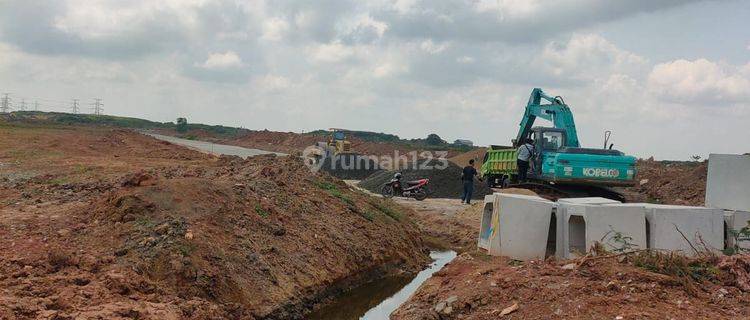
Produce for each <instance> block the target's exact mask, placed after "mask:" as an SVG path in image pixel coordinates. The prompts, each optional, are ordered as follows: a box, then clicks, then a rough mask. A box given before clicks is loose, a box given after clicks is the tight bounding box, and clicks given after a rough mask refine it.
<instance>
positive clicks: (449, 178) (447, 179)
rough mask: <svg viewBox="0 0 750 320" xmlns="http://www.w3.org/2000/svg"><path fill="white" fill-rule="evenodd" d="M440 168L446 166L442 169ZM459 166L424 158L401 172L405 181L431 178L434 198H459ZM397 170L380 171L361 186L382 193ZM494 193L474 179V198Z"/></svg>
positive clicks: (360, 184) (460, 186)
mask: <svg viewBox="0 0 750 320" xmlns="http://www.w3.org/2000/svg"><path fill="white" fill-rule="evenodd" d="M439 168H444V169H442V170H440V169H439ZM462 170H463V167H459V166H457V165H456V164H454V163H451V162H449V163H448V164H447V166H446V164H445V163H442V162H440V161H437V160H422V161H420V162H419V163H418V165H417V166H414V165H410V166H409V168H408V169H401V170H400V171H399V172H401V174H402V175H403V180H404V181H410V180H417V179H425V178H426V179H430V183H429V184H428V185H427V187H428V189H429V190H430V197H433V198H459V197H461V193H462V192H463V190H462V183H461V171H462ZM396 172H397V171H386V170H383V171H380V172H377V173H375V174H373V175H371V176H369V177H368V178H366V179H364V180H362V181H360V183H359V186H360V187H362V188H365V189H367V190H369V191H371V192H375V193H378V194H380V189H381V188H382V187H383V184H385V183H387V182H388V181H390V180H391V178H393V175H394V174H395V173H396ZM490 193H492V190H490V189H489V188H488V187H487V185H486V184H485V183H483V182H479V181H474V195H473V197H472V198H474V199H483V198H484V196H485V195H488V194H490Z"/></svg>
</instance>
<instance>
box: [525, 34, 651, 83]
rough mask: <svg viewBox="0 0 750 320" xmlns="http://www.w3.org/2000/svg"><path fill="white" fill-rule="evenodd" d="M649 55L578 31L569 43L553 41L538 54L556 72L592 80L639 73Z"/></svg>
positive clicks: (559, 74)
mask: <svg viewBox="0 0 750 320" xmlns="http://www.w3.org/2000/svg"><path fill="white" fill-rule="evenodd" d="M646 62H647V61H646V59H644V58H643V57H640V56H638V55H636V54H634V53H631V52H627V51H625V50H621V49H620V48H618V47H616V46H615V45H614V44H612V43H611V42H609V41H607V39H604V38H603V37H601V36H599V35H595V34H574V35H573V36H572V37H571V38H570V40H569V41H568V42H567V43H565V44H560V43H558V42H554V41H553V42H550V43H549V44H547V45H546V46H545V47H544V51H543V52H542V53H541V55H540V56H539V57H538V58H537V63H539V64H540V65H546V66H547V67H548V68H549V70H550V72H551V73H552V74H553V75H555V76H560V77H566V78H571V79H582V80H590V79H593V78H597V77H602V76H604V77H606V76H608V75H609V74H610V73H612V72H617V73H625V74H629V73H637V72H639V71H640V69H641V68H643V67H644V66H645V65H646Z"/></svg>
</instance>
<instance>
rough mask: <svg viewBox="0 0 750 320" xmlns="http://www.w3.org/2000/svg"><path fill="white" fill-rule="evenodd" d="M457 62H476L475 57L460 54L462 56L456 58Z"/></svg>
mask: <svg viewBox="0 0 750 320" xmlns="http://www.w3.org/2000/svg"><path fill="white" fill-rule="evenodd" d="M456 62H458V63H472V62H474V58H472V57H469V56H460V57H458V58H456Z"/></svg>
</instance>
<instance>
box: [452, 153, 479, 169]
mask: <svg viewBox="0 0 750 320" xmlns="http://www.w3.org/2000/svg"><path fill="white" fill-rule="evenodd" d="M485 153H487V148H477V149H474V150H471V151H469V152H464V153H461V154H459V155H456V156H454V157H451V158H449V159H448V161H450V162H453V163H455V164H456V165H457V166H459V167H463V166H466V165H468V164H469V160H474V167H475V168H481V167H482V163H484V154H485ZM477 170H479V169H477Z"/></svg>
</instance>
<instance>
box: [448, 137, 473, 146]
mask: <svg viewBox="0 0 750 320" xmlns="http://www.w3.org/2000/svg"><path fill="white" fill-rule="evenodd" d="M453 144H456V145H460V146H469V147H473V146H474V142H471V140H464V139H458V140H456V141H453Z"/></svg>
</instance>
